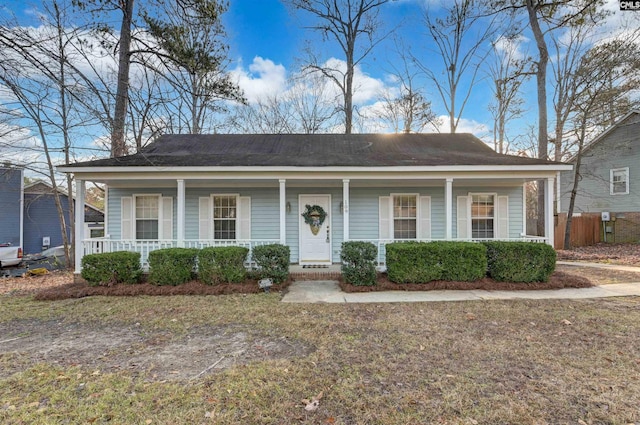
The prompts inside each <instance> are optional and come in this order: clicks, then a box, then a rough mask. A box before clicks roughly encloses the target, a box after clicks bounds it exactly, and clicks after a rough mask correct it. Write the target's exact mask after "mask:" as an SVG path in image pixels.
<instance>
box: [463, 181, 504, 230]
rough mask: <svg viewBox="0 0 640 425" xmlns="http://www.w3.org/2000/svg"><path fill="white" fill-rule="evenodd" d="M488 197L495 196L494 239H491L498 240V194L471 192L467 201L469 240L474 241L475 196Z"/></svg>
mask: <svg viewBox="0 0 640 425" xmlns="http://www.w3.org/2000/svg"><path fill="white" fill-rule="evenodd" d="M486 195H490V196H493V217H492V219H493V238H491V239H496V237H497V236H498V193H497V192H469V193H468V194H467V196H468V198H467V199H468V201H467V208H468V210H467V217H469V219H468V227H467V229H468V231H469V238H471V239H473V208H472V206H473V197H474V196H486Z"/></svg>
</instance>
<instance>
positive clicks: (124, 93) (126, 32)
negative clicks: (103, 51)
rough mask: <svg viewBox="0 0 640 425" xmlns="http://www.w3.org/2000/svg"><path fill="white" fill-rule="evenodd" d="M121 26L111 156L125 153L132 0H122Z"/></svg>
mask: <svg viewBox="0 0 640 425" xmlns="http://www.w3.org/2000/svg"><path fill="white" fill-rule="evenodd" d="M123 2H124V7H123V9H122V26H121V28H120V40H119V48H118V85H117V89H116V104H115V109H114V112H113V128H112V129H111V157H118V156H123V155H126V154H127V149H126V144H125V120H126V115H127V105H128V103H129V66H130V65H131V58H130V51H131V23H132V21H133V2H134V0H123Z"/></svg>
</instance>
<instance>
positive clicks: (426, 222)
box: [418, 196, 431, 239]
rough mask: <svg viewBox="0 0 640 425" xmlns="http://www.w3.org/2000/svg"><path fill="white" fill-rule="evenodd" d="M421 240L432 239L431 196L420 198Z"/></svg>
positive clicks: (419, 236) (419, 235)
mask: <svg viewBox="0 0 640 425" xmlns="http://www.w3.org/2000/svg"><path fill="white" fill-rule="evenodd" d="M419 229H420V233H419V234H418V238H419V239H431V196H421V197H420V224H419Z"/></svg>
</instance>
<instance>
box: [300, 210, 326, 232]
mask: <svg viewBox="0 0 640 425" xmlns="http://www.w3.org/2000/svg"><path fill="white" fill-rule="evenodd" d="M302 217H304V222H305V223H307V224H308V225H309V226H310V227H311V233H313V234H314V235H317V234H318V232H319V231H320V227H321V226H322V223H324V221H325V220H326V219H327V212H326V211H325V210H324V208H322V207H321V206H320V205H305V210H304V212H303V213H302Z"/></svg>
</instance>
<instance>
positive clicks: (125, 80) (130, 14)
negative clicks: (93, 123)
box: [74, 0, 135, 157]
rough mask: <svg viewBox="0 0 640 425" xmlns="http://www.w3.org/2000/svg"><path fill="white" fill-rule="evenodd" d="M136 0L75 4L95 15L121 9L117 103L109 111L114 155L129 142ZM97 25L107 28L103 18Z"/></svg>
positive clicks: (124, 151) (78, 1)
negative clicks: (127, 118)
mask: <svg viewBox="0 0 640 425" xmlns="http://www.w3.org/2000/svg"><path fill="white" fill-rule="evenodd" d="M134 3H135V0H82V1H81V0H74V4H75V5H76V6H77V7H78V8H79V9H81V10H82V11H85V10H87V9H89V10H91V12H92V13H93V14H94V15H95V16H100V15H101V14H105V13H109V12H112V11H116V10H117V11H119V12H120V13H121V19H120V31H119V36H118V40H117V43H115V45H114V46H113V47H114V49H115V50H116V51H117V58H118V62H117V63H118V71H117V75H118V76H117V80H116V92H115V104H114V106H113V113H112V114H111V115H110V117H109V118H110V121H111V123H110V124H111V125H110V126H109V127H110V129H111V156H112V157H117V156H123V155H126V154H127V146H126V138H125V132H126V115H127V108H128V103H129V69H130V67H131V55H132V51H131V41H132V31H133V23H134ZM96 28H97V30H98V31H100V32H104V31H105V30H106V26H105V24H104V21H102V20H98V21H97V23H96Z"/></svg>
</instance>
